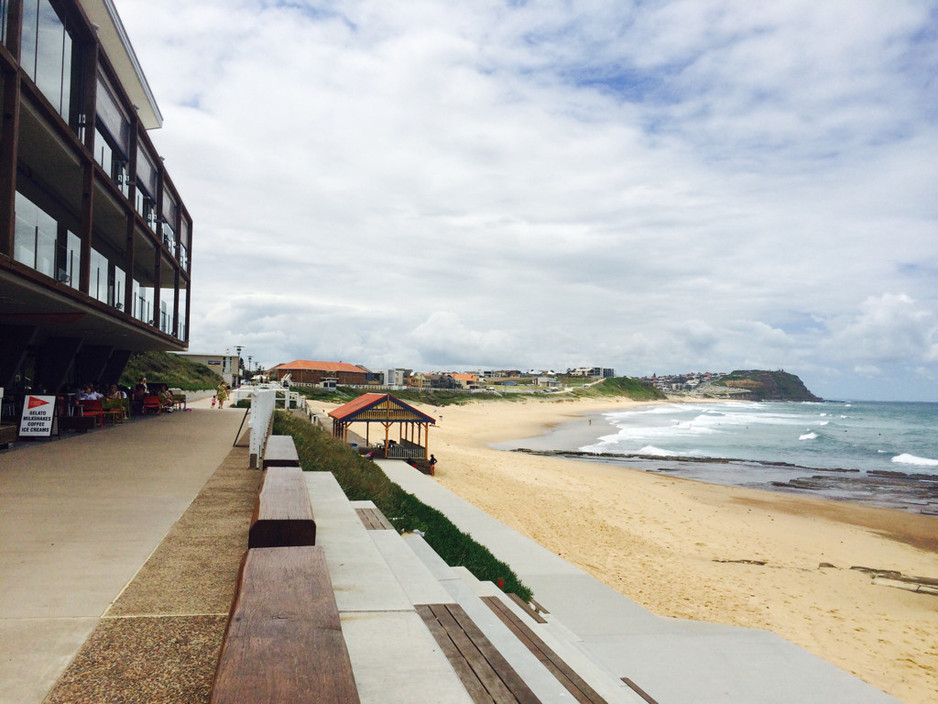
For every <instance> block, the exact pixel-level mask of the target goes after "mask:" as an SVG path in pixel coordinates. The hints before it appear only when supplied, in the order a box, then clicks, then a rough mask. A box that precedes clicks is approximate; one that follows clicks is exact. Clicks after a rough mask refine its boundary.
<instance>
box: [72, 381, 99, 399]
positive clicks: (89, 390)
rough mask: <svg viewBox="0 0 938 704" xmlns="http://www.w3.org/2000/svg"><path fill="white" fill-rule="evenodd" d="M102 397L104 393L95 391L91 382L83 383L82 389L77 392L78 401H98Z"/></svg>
mask: <svg viewBox="0 0 938 704" xmlns="http://www.w3.org/2000/svg"><path fill="white" fill-rule="evenodd" d="M102 398H104V394H101V393H98V392H97V391H95V388H94V386H93V385H92V384H85V386H84V387H83V388H82V390H81V391H79V392H78V400H79V401H98V400H99V399H102Z"/></svg>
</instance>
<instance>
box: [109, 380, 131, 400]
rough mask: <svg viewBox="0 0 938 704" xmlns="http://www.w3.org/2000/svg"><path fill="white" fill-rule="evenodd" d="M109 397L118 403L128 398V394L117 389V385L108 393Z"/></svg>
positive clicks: (112, 385)
mask: <svg viewBox="0 0 938 704" xmlns="http://www.w3.org/2000/svg"><path fill="white" fill-rule="evenodd" d="M107 397H108V398H109V399H111V400H112V401H116V400H119V399H122V398H127V394H125V393H124V392H123V391H121V390H120V389H118V388H117V384H111V390H110V391H109V392H108V395H107Z"/></svg>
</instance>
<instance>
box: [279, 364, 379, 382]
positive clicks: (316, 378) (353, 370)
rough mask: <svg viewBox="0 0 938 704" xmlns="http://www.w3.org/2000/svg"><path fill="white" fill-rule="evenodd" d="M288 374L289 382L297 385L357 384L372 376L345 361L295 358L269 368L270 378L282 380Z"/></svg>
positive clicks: (362, 368)
mask: <svg viewBox="0 0 938 704" xmlns="http://www.w3.org/2000/svg"><path fill="white" fill-rule="evenodd" d="M287 374H289V375H290V383H291V384H295V385H297V386H323V384H329V385H330V386H332V385H334V384H338V385H340V386H357V385H364V384H367V383H368V382H369V377H371V376H373V375H372V374H371V372H369V371H368V370H367V369H365V368H364V367H359V366H356V365H354V364H348V363H347V362H318V361H313V360H308V359H297V360H294V361H292V362H287V363H286V364H278V365H277V366H276V367H273V368H272V369H271V370H270V378H271V379H276V380H277V381H280V380H282V379H283V378H284V377H285V376H287Z"/></svg>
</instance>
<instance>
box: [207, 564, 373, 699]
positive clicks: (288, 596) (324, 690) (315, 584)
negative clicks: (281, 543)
mask: <svg viewBox="0 0 938 704" xmlns="http://www.w3.org/2000/svg"><path fill="white" fill-rule="evenodd" d="M210 701H211V704H235V703H237V704H243V703H244V702H252V703H257V704H266V703H271V704H273V703H274V702H319V703H320V704H340V703H341V704H357V703H358V702H359V701H360V700H359V698H358V688H357V687H356V685H355V677H354V675H353V673H352V665H351V661H350V660H349V655H348V649H347V647H346V645H345V639H344V638H343V636H342V626H341V624H340V621H339V611H338V608H337V607H336V603H335V596H334V594H333V591H332V582H331V580H330V579H329V571H328V569H327V567H326V558H325V555H324V554H323V551H322V548H319V547H313V546H303V547H286V548H259V549H253V550H248V552H247V555H246V556H245V558H244V563H243V565H242V567H241V576H240V579H239V585H238V593H237V595H236V597H235V601H234V604H233V606H232V607H231V617H230V620H229V622H228V628H227V630H226V632H225V638H224V641H223V642H222V649H221V655H220V656H219V659H218V667H217V668H216V670H215V679H214V681H213V683H212V695H211V700H210Z"/></svg>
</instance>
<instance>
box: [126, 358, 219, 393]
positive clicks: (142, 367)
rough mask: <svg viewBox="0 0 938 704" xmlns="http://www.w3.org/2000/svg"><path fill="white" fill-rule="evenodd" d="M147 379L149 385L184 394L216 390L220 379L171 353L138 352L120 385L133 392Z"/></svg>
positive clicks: (130, 362) (205, 369) (200, 365)
mask: <svg viewBox="0 0 938 704" xmlns="http://www.w3.org/2000/svg"><path fill="white" fill-rule="evenodd" d="M143 376H145V377H146V378H147V381H154V382H161V383H165V384H169V385H170V386H171V387H175V388H180V389H183V390H184V391H197V390H199V389H214V388H215V387H216V386H218V384H219V383H220V382H221V377H220V376H219V375H218V374H216V373H215V372H213V371H212V370H211V369H209V368H208V367H206V366H205V365H204V364H197V363H195V362H193V361H191V360H189V359H187V358H185V357H180V356H179V355H175V354H170V353H169V352H135V353H134V354H132V355H131V356H130V361H128V362H127V366H126V367H124V373H123V375H121V380H120V383H121V384H124V385H125V386H129V387H131V388H133V386H134V384H136V383H137V381H138V380H139V379H140V377H143Z"/></svg>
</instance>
